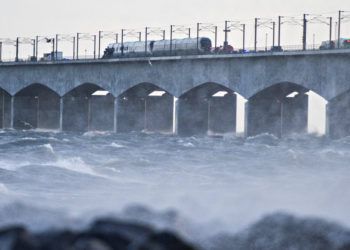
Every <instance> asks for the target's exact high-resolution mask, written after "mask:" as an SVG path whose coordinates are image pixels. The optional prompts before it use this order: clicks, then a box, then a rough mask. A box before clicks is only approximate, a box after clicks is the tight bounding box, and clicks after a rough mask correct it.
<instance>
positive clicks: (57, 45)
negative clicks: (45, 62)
mask: <svg viewBox="0 0 350 250" xmlns="http://www.w3.org/2000/svg"><path fill="white" fill-rule="evenodd" d="M57 53H58V35H56V55H55V58H56V60H57Z"/></svg>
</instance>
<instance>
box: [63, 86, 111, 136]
mask: <svg viewBox="0 0 350 250" xmlns="http://www.w3.org/2000/svg"><path fill="white" fill-rule="evenodd" d="M114 103H115V98H114V96H113V95H112V94H111V93H109V92H108V91H106V90H105V89H103V88H102V87H100V86H99V85H97V84H93V83H84V84H81V85H79V86H77V87H75V88H73V89H71V90H70V91H69V92H68V93H66V94H65V95H64V96H63V97H62V109H63V111H62V130H65V131H90V130H100V131H113V130H114V119H115V117H114V116H115V115H114V114H115V112H114V110H115V109H114V106H115V105H114Z"/></svg>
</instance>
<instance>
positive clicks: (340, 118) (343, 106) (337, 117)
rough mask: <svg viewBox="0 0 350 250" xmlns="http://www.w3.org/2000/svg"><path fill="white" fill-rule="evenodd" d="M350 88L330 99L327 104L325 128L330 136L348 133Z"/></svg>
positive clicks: (349, 127)
mask: <svg viewBox="0 0 350 250" xmlns="http://www.w3.org/2000/svg"><path fill="white" fill-rule="evenodd" d="M349 107H350V90H348V91H346V92H344V93H342V94H340V95H338V96H337V97H335V98H333V99H331V100H330V101H329V102H328V105H327V125H328V126H327V127H328V128H327V129H328V134H329V136H330V137H331V138H334V139H339V138H342V137H346V136H349V135H350V109H349Z"/></svg>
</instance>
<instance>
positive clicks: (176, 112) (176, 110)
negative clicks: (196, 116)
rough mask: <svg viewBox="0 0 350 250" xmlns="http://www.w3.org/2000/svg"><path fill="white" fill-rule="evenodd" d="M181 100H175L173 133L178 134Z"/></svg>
mask: <svg viewBox="0 0 350 250" xmlns="http://www.w3.org/2000/svg"><path fill="white" fill-rule="evenodd" d="M178 121H179V100H178V99H177V98H174V115H173V133H174V134H175V135H177V134H178V130H179V123H178Z"/></svg>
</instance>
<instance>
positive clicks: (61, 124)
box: [60, 97, 64, 131]
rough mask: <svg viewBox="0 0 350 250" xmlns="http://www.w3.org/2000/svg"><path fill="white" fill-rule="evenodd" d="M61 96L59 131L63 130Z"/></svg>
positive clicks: (61, 100) (61, 99) (61, 102)
mask: <svg viewBox="0 0 350 250" xmlns="http://www.w3.org/2000/svg"><path fill="white" fill-rule="evenodd" d="M63 109H64V106H63V98H62V97H60V131H63Z"/></svg>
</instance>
